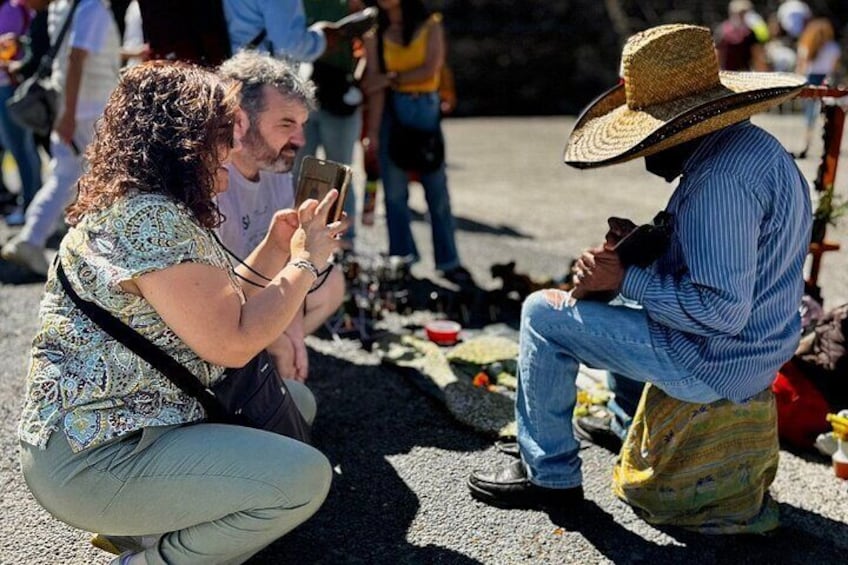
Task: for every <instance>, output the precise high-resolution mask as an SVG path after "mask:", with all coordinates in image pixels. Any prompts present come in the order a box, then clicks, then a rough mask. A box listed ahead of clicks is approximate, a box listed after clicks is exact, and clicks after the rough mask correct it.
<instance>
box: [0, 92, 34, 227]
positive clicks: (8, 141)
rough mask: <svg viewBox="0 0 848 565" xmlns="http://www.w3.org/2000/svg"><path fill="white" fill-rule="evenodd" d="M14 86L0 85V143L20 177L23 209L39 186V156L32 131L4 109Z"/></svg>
mask: <svg viewBox="0 0 848 565" xmlns="http://www.w3.org/2000/svg"><path fill="white" fill-rule="evenodd" d="M14 92H15V87H14V86H12V85H7V86H0V145H2V146H3V147H5V148H6V150H7V151H9V152H10V153H11V154H12V157H14V158H15V163H17V165H18V174H19V175H20V177H21V197H22V198H21V205H22V206H23V208H24V210H26V208H27V207H28V206H29V203H30V202H32V199H33V198H35V193H36V192H38V189H39V188H41V157H39V155H38V149H37V148H36V147H35V139H34V138H33V136H32V132H31V131H28V130H25V129H23V128H22V127H21V126H19V125H18V124H16V123H15V122H13V121H12V118H10V117H9V112H7V111H6V100H8V99H9V98H11V97H12V94H14Z"/></svg>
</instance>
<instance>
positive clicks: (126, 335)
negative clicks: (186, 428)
mask: <svg viewBox="0 0 848 565" xmlns="http://www.w3.org/2000/svg"><path fill="white" fill-rule="evenodd" d="M56 276H57V277H58V278H59V282H61V283H62V288H64V289H65V292H67V293H68V296H70V297H71V300H73V302H74V304H76V305H77V308H79V309H80V310H82V311H83V312H84V313H85V314H86V315H87V316H88V317H89V318H91V321H93V322H94V323H95V324H97V325H98V326H100V328H101V329H103V331H105V332H106V333H107V334H109V335H110V336H112V337H113V338H115V339H116V340H117V341H118V342H120V343H122V344H123V345H125V346H126V347H127V348H128V349H130V350H131V351H133V352H134V353H136V354H137V355H138V356H139V357H141V358H142V359H144V360H145V361H147V362H148V363H150V364H151V365H152V366H153V367H154V368H155V369H157V370H158V371H159V372H160V373H162V374H163V375H164V376H165V377H166V378H167V379H168V380H169V381H171V382H172V383H174V385H176V386H177V387H178V388H179V389H180V390H182V391H183V392H184V393H186V394H188V395H189V396H191V397H193V398H195V399H197V401H198V402H200V405H201V406H203V409H204V410H206V414H207V416H208V417H209V418H211V419H215V420H218V421H220V420H222V419H224V418H225V411H224V408H223V407H222V406H221V403H220V402H219V401H218V399H217V398H216V397H215V393H214V392H212V391H211V390H210V389H208V388H207V387H205V386H203V385H202V384H201V382H200V381H199V380H198V379H197V377H195V376H194V375H193V374H192V373H191V371H189V370H188V369H186V368H185V367H183V366H182V365H181V364H180V363H179V362H178V361H176V360H175V359H174V358H173V357H171V356H170V355H168V354H167V353H165V352H164V351H162V350H161V349H159V347H157V346H156V345H154V344H153V343H152V342H151V341H150V340H148V339H147V338H145V337H144V336H142V335H141V334H140V333H138V332H137V331H135V330H134V329H132V328H131V327H129V326H128V325H126V324H125V323H123V322H122V321H121V320H119V319H118V318H116V317H115V316H113V315H112V314H110V313H109V312H108V311H106V310H105V309H103V308H101V307H100V306H98V305H97V304H95V303H94V302H90V301H88V300H83V298H82V297H80V295H79V294H77V292H76V291H75V290H74V289H73V287H72V286H71V283H70V281H69V280H68V277H67V276H66V275H65V270H64V269H63V268H62V262H61V261H59V260H58V257H57V259H56Z"/></svg>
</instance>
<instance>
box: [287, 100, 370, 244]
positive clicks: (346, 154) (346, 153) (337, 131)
mask: <svg viewBox="0 0 848 565" xmlns="http://www.w3.org/2000/svg"><path fill="white" fill-rule="evenodd" d="M303 130H304V135H305V137H306V143H305V144H304V146H303V147H302V148H301V150H300V151H298V153H297V162H296V165H295V177H294V178H295V181H296V180H297V175H298V174H299V171H300V162H301V161H302V160H303V158H304V157H305V156H306V155H316V154H317V152H318V147H323V148H324V157H325V158H326V159H329V160H330V161H335V162H337V163H342V164H344V165H350V164H351V163H353V149H354V147H355V146H356V142H357V140H359V134H360V132H361V130H362V112H361V111H360V110H359V109H357V110H356V111H355V112H354V113H353V114H351V115H350V116H339V115H336V114H332V113H330V112H328V111H327V110H322V109H320V108H319V109H317V110H314V111H313V112H311V113H310V114H309V121H307V122H306V125H305V126H304V128H303ZM344 211H345V213H346V214H347V217H348V218H349V219H350V227H349V228H348V229H347V230H346V231H345V233H344V234H343V235H342V239H343V240H345V241H351V242H352V241H353V240H354V239H355V238H356V191H355V190H354V189H353V181H352V180H351V184H350V186H349V187H348V190H347V196H346V197H345V201H344Z"/></svg>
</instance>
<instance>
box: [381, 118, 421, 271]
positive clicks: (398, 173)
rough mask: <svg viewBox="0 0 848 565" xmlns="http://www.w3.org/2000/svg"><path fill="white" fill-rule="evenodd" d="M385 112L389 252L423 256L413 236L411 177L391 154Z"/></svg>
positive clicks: (383, 150) (384, 176)
mask: <svg viewBox="0 0 848 565" xmlns="http://www.w3.org/2000/svg"><path fill="white" fill-rule="evenodd" d="M391 119H392V117H391V115H389V114H388V113H385V114H384V115H383V123H382V126H381V128H380V149H379V152H380V154H379V161H380V176H381V179H382V181H383V198H384V202H385V206H386V227H387V229H388V232H389V255H397V256H401V257H406V258H408V259H409V260H410V262H415V261H417V260H418V259H419V255H418V248H417V247H416V246H415V240H414V239H413V237H412V227H411V222H412V215H411V214H410V212H409V177H408V176H407V175H406V171H403V170H402V169H400V168H399V167H398V166H397V165H395V163H394V161H392V159H391V157H389V145H388V144H389V143H391V141H390V140H389V135H388V131H389V121H390V120H391Z"/></svg>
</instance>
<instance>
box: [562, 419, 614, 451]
mask: <svg viewBox="0 0 848 565" xmlns="http://www.w3.org/2000/svg"><path fill="white" fill-rule="evenodd" d="M611 421H612V420H611V417H606V418H599V417H597V416H582V417H580V418H575V419H574V421H573V422H572V423H571V427H572V428H573V429H574V437H576V438H577V439H582V440H585V441H588V442H591V443H594V444H595V445H597V446H600V447H603V448H604V449H608V450H609V451H612V452H613V453H618V452H619V451H621V443H622V442H621V438H620V437H618V436H617V435H616V433H615V432H613V431H612V427H611V426H610V422H611Z"/></svg>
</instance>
